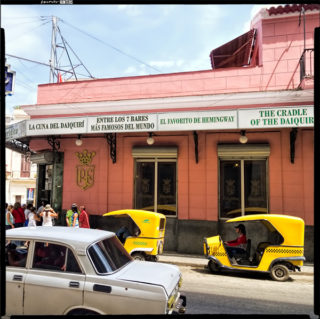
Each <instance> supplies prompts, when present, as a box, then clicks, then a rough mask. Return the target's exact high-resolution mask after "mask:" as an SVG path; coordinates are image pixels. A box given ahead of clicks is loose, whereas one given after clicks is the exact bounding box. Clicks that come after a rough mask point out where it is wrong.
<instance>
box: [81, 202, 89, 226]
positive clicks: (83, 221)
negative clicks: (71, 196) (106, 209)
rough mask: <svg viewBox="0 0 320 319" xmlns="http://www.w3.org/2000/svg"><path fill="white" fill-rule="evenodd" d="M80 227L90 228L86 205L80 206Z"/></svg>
mask: <svg viewBox="0 0 320 319" xmlns="http://www.w3.org/2000/svg"><path fill="white" fill-rule="evenodd" d="M79 227H80V228H90V223H89V217H88V214H87V212H86V209H85V207H84V206H80V216H79Z"/></svg>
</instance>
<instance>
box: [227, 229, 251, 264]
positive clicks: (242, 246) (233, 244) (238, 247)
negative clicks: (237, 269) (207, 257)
mask: <svg viewBox="0 0 320 319" xmlns="http://www.w3.org/2000/svg"><path fill="white" fill-rule="evenodd" d="M235 230H236V232H237V234H238V237H237V238H236V239H234V240H230V241H225V242H224V244H225V245H226V247H225V248H226V251H227V253H228V255H229V257H230V259H231V261H232V262H233V263H235V262H236V260H235V258H234V256H235V255H236V254H244V253H245V252H246V248H247V237H246V228H245V226H244V225H243V224H239V225H237V226H235Z"/></svg>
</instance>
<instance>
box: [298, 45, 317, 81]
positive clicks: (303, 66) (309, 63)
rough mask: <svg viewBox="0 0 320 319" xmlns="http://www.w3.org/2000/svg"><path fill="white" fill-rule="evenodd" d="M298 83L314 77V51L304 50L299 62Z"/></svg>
mask: <svg viewBox="0 0 320 319" xmlns="http://www.w3.org/2000/svg"><path fill="white" fill-rule="evenodd" d="M299 64H300V82H301V81H302V80H303V79H305V78H313V77H314V49H304V50H303V53H302V55H301V57H300V60H299Z"/></svg>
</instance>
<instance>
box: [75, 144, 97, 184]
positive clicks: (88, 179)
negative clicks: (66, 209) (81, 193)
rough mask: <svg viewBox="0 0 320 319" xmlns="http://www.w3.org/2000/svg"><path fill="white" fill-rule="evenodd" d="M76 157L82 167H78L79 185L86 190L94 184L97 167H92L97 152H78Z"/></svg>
mask: <svg viewBox="0 0 320 319" xmlns="http://www.w3.org/2000/svg"><path fill="white" fill-rule="evenodd" d="M76 155H77V157H78V159H79V161H80V163H81V164H82V165H77V185H78V186H79V187H80V188H81V189H83V190H86V189H88V188H89V187H91V186H92V185H93V184H94V168H95V165H91V162H92V159H93V157H94V156H95V155H96V152H94V151H93V152H88V150H83V152H76Z"/></svg>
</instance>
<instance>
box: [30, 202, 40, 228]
mask: <svg viewBox="0 0 320 319" xmlns="http://www.w3.org/2000/svg"><path fill="white" fill-rule="evenodd" d="M37 221H40V218H39V217H38V215H37V212H36V208H35V207H33V206H32V207H31V208H30V213H29V215H28V227H36V226H37Z"/></svg>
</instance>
